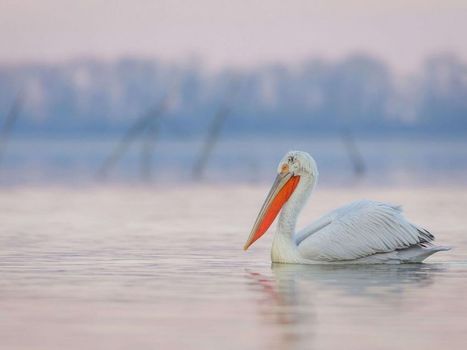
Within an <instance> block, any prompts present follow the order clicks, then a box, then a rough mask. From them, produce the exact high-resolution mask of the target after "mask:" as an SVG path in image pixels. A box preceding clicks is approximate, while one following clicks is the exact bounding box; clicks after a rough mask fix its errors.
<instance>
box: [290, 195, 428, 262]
mask: <svg viewBox="0 0 467 350" xmlns="http://www.w3.org/2000/svg"><path fill="white" fill-rule="evenodd" d="M295 239H296V242H297V244H298V249H299V251H300V253H301V255H302V256H303V257H305V258H307V259H312V260H326V261H339V260H354V259H359V258H363V257H366V256H370V255H374V254H377V253H388V252H392V251H395V250H400V249H405V248H409V247H412V246H415V245H418V244H422V245H423V244H429V242H431V241H432V240H433V239H434V237H433V235H432V234H431V233H429V232H428V231H426V230H424V229H421V228H419V227H417V226H415V225H414V224H411V223H410V222H408V221H407V220H406V219H405V218H404V216H403V215H402V210H401V208H400V207H399V206H394V205H390V204H386V203H380V202H374V201H366V200H364V201H358V202H354V203H351V204H349V205H347V206H345V207H342V208H339V209H337V210H335V211H333V212H331V213H329V214H328V215H326V216H324V217H322V218H321V219H319V220H318V221H316V222H315V223H313V224H312V225H310V226H308V227H307V228H305V229H304V230H302V231H300V232H299V233H298V234H297V236H296V238H295Z"/></svg>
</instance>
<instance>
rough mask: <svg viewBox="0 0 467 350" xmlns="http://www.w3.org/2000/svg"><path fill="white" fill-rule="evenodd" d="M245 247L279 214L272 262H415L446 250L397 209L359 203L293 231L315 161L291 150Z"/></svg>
mask: <svg viewBox="0 0 467 350" xmlns="http://www.w3.org/2000/svg"><path fill="white" fill-rule="evenodd" d="M277 172H278V174H277V177H276V180H275V181H274V184H273V185H272V188H271V190H270V192H269V194H268V196H267V197H266V200H265V202H264V204H263V206H262V208H261V210H260V212H259V214H258V217H257V219H256V221H255V224H254V225H253V228H252V230H251V233H250V236H249V237H248V240H247V242H246V243H245V246H244V250H247V249H248V248H249V247H250V246H251V245H252V244H253V243H254V242H255V241H256V240H257V239H259V238H260V237H261V236H262V235H263V234H264V233H265V232H266V231H267V230H268V228H269V227H270V226H271V224H272V223H273V221H274V220H275V218H276V216H277V215H278V214H279V212H280V215H279V221H278V225H277V231H276V233H275V235H274V239H273V243H272V249H271V259H272V262H274V263H289V264H329V263H331V264H336V263H337V264H339V263H340V264H349V263H352V264H384V263H386V264H387V263H393V264H394V263H395V264H400V263H419V262H422V261H423V260H425V259H426V258H427V257H429V256H430V255H432V254H434V253H436V252H438V251H443V250H449V249H450V248H449V247H443V246H435V245H434V244H433V243H432V241H433V240H434V236H433V235H432V234H431V233H430V232H428V231H427V230H425V229H423V228H421V227H419V226H417V225H415V224H412V223H410V222H409V221H407V219H406V218H405V217H404V216H403V215H402V209H401V207H400V206H397V205H391V204H387V203H382V202H376V201H370V200H360V201H356V202H353V203H350V204H348V205H345V206H343V207H341V208H338V209H335V210H333V211H331V212H330V213H328V214H326V215H324V216H323V217H321V218H320V219H318V220H316V221H315V222H313V223H312V224H310V225H308V226H307V227H305V228H304V229H302V230H301V231H298V232H295V225H296V222H297V217H298V215H299V213H300V211H301V210H302V208H303V206H304V205H305V203H306V201H307V200H308V197H309V196H310V194H311V192H312V191H313V189H314V188H315V186H316V183H317V181H318V168H317V166H316V162H315V160H314V159H313V158H312V157H311V156H310V155H309V154H308V153H306V152H301V151H290V152H288V153H287V154H286V155H285V156H284V158H283V159H282V160H281V161H280V163H279V166H278V170H277Z"/></svg>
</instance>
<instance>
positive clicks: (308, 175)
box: [243, 151, 318, 250]
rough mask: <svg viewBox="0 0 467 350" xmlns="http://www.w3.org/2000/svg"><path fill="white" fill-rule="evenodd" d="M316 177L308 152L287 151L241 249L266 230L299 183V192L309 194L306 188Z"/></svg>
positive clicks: (316, 169)
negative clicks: (300, 184)
mask: <svg viewBox="0 0 467 350" xmlns="http://www.w3.org/2000/svg"><path fill="white" fill-rule="evenodd" d="M317 178H318V168H317V166H316V162H315V160H314V159H313V158H312V157H311V156H310V155H309V154H308V153H306V152H302V151H290V152H287V154H286V155H285V156H284V157H283V158H282V160H281V161H280V162H279V166H278V167H277V177H276V180H275V181H274V183H273V185H272V187H271V190H270V191H269V194H268V196H267V197H266V200H265V201H264V204H263V206H262V207H261V210H260V212H259V214H258V217H257V218H256V221H255V224H254V225H253V228H252V230H251V233H250V236H249V237H248V240H247V241H246V243H245V246H244V247H243V249H244V250H247V249H248V248H249V247H250V246H251V245H252V244H253V243H254V242H255V241H256V240H258V239H259V238H260V237H261V236H262V235H263V234H264V233H265V232H266V231H267V230H268V228H269V227H270V226H271V224H272V223H273V222H274V219H275V218H276V217H277V215H278V214H279V212H280V210H281V209H282V207H283V206H284V204H285V203H287V201H288V200H289V198H290V197H291V196H292V194H293V193H294V192H295V191H296V188H297V186H298V185H299V183H302V184H303V185H304V186H305V187H304V188H302V190H301V194H309V191H306V189H309V188H310V189H311V188H312V187H313V185H314V184H315V183H316V180H317ZM306 197H307V196H305V197H304V199H306Z"/></svg>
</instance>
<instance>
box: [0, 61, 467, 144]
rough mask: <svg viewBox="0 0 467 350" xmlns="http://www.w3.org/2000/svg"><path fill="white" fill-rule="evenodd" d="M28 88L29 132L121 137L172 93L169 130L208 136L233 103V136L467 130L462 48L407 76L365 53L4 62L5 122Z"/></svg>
mask: <svg viewBox="0 0 467 350" xmlns="http://www.w3.org/2000/svg"><path fill="white" fill-rule="evenodd" d="M401 54H403V53H401ZM18 94H21V95H22V96H23V99H22V101H23V105H22V107H21V110H20V117H19V118H18V121H17V125H16V126H15V132H17V133H19V134H21V133H23V134H33V133H36V134H38V133H39V134H45V135H72V134H74V135H86V134H104V133H110V134H119V133H121V132H122V131H124V130H126V129H127V128H128V127H129V126H130V125H131V124H132V123H133V122H134V121H135V120H137V119H138V118H139V117H140V116H142V115H144V114H145V113H147V111H149V110H151V109H153V108H155V107H157V105H158V104H159V103H161V101H162V100H163V99H164V96H168V97H167V98H166V100H167V99H168V100H169V101H170V103H169V108H168V110H167V112H166V113H165V115H164V117H163V119H162V120H161V126H162V127H163V130H164V134H166V135H179V134H183V135H185V136H187V135H193V136H194V135H199V134H201V133H203V132H204V131H205V130H206V127H207V126H208V125H209V123H210V122H211V121H212V119H213V117H214V115H215V114H216V112H217V111H218V110H219V108H226V105H228V106H227V108H230V113H229V116H228V118H227V119H226V124H225V125H224V128H223V132H224V133H226V134H231V135H236V134H258V133H263V134H271V133H278V132H282V133H289V134H290V133H300V134H304V133H327V132H331V133H332V132H336V131H337V130H343V129H352V130H353V131H354V132H357V133H359V132H361V133H365V132H372V133H378V132H380V133H383V132H392V131H393V132H407V133H457V134H463V133H466V132H467V63H466V62H463V61H462V60H460V59H459V58H457V57H456V56H454V55H439V56H433V57H431V58H429V59H427V60H426V61H425V63H424V64H423V66H422V67H420V69H419V70H418V71H417V72H415V73H414V74H413V75H411V76H404V77H400V76H396V75H395V74H394V73H393V72H392V71H391V70H390V69H389V68H388V66H386V65H385V64H384V63H383V62H381V61H380V60H378V59H375V58H372V57H369V56H365V55H358V56H352V57H348V58H346V59H343V60H341V61H332V62H330V61H326V60H321V59H310V60H308V61H305V62H303V63H301V64H297V65H293V66H292V65H280V64H277V65H268V66H259V67H257V68H254V69H253V68H252V69H244V70H238V69H225V70H222V71H217V72H211V71H207V70H205V69H204V68H203V66H202V64H200V63H198V62H196V61H194V62H189V63H186V64H182V63H173V64H170V63H167V62H162V61H158V60H144V59H137V58H135V59H122V60H118V61H113V62H107V61H98V60H74V61H68V62H65V63H63V64H22V65H2V66H0V125H1V123H3V118H4V117H5V115H7V114H8V110H9V109H10V108H11V106H12V105H13V104H14V101H15V99H16V98H17V96H18ZM164 128H165V129H164Z"/></svg>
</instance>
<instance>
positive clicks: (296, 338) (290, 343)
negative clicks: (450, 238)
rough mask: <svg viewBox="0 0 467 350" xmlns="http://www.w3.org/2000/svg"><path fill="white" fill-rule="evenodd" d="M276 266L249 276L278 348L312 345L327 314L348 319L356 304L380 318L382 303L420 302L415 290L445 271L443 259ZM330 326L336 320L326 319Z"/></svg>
mask: <svg viewBox="0 0 467 350" xmlns="http://www.w3.org/2000/svg"><path fill="white" fill-rule="evenodd" d="M271 269H272V276H271V277H268V276H266V275H265V274H262V273H258V272H253V271H248V270H247V271H246V278H247V279H248V281H249V283H248V284H249V285H250V288H251V289H252V290H254V291H255V293H256V295H257V300H258V302H257V308H258V313H259V315H260V316H261V319H262V320H263V322H265V324H273V325H277V327H276V328H275V331H274V332H273V334H274V337H272V338H271V339H270V342H271V347H272V348H279V349H282V348H284V349H293V348H309V347H310V346H311V344H313V338H314V337H315V336H316V331H317V329H318V327H319V326H323V325H322V324H321V325H320V323H322V322H329V319H327V321H325V320H323V315H324V314H325V315H326V316H328V317H329V315H335V316H334V317H338V318H339V315H345V317H344V318H343V320H348V319H352V317H353V316H354V313H355V312H356V310H358V312H359V313H364V314H365V315H366V316H368V317H370V318H371V317H375V319H378V318H379V317H381V310H382V309H384V310H389V311H390V312H396V313H403V310H405V309H406V308H410V307H411V306H413V304H414V302H415V303H416V302H417V300H413V297H412V296H411V292H412V291H413V290H415V289H418V288H420V287H427V286H429V285H431V284H433V283H434V282H435V275H436V274H438V273H439V272H442V271H444V268H443V267H442V266H441V265H439V264H401V265H387V264H385V265H300V264H274V263H273V264H272V267H271ZM325 318H326V317H325ZM339 321H340V320H336V323H337V322H339ZM331 322H334V321H332V320H331ZM343 322H344V321H343ZM329 326H334V324H331V325H324V327H329ZM268 341H269V340H268Z"/></svg>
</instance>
